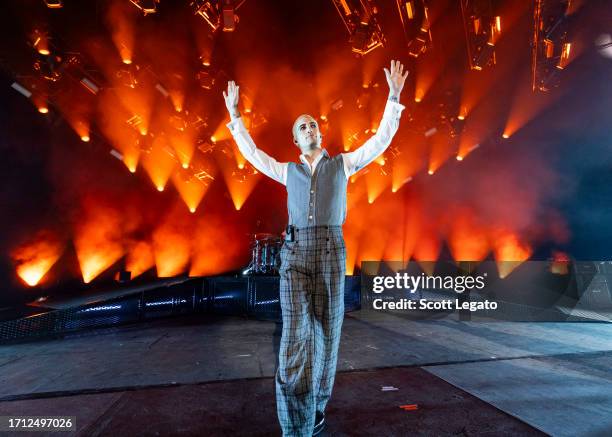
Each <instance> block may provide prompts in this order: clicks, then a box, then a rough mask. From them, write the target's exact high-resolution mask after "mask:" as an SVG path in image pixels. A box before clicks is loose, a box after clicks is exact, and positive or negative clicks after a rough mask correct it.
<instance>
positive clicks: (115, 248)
mask: <svg viewBox="0 0 612 437" xmlns="http://www.w3.org/2000/svg"><path fill="white" fill-rule="evenodd" d="M85 209H86V210H85V212H84V215H83V217H82V218H81V221H80V222H79V223H77V225H76V227H75V232H74V246H75V249H76V254H77V258H78V260H79V265H80V267H81V274H82V275H83V281H84V282H85V283H86V284H88V283H89V282H91V281H92V280H93V279H94V278H96V277H97V276H98V275H99V274H100V273H102V272H103V271H105V270H106V269H108V268H109V267H110V266H112V265H113V264H114V263H115V262H117V261H118V260H119V259H120V258H121V257H122V256H123V245H122V241H121V229H122V226H121V218H120V216H119V214H118V213H117V211H115V210H113V209H111V208H107V207H103V206H99V205H90V206H89V207H87V206H86V208H85Z"/></svg>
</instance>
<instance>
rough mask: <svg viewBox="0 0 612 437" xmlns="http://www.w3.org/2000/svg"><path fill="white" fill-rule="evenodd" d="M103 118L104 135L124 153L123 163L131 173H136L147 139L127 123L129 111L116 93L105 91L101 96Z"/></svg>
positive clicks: (101, 124)
mask: <svg viewBox="0 0 612 437" xmlns="http://www.w3.org/2000/svg"><path fill="white" fill-rule="evenodd" d="M100 98H101V100H100V104H99V108H100V112H101V114H102V120H101V122H100V123H99V126H100V128H101V130H102V133H103V134H104V136H105V137H106V138H107V139H108V140H109V142H110V143H111V144H112V145H113V147H114V148H115V149H116V150H119V151H120V152H121V154H122V155H123V163H124V164H125V166H126V167H127V168H128V170H129V171H130V173H135V172H136V169H137V168H138V161H139V160H140V153H141V152H140V148H141V145H143V144H144V142H145V141H146V140H147V139H145V138H142V137H141V136H140V135H139V134H138V133H137V132H135V131H134V130H133V129H130V128H129V126H128V125H127V124H126V120H127V119H128V118H129V113H128V112H127V111H125V110H123V108H122V106H121V103H120V101H119V99H118V98H117V96H116V95H115V94H111V93H103V94H102V95H101V96H100Z"/></svg>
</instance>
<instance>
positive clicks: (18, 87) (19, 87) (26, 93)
mask: <svg viewBox="0 0 612 437" xmlns="http://www.w3.org/2000/svg"><path fill="white" fill-rule="evenodd" d="M11 88H13V89H14V90H15V91H17V92H18V93H20V94H21V95H23V96H25V97H27V98H28V99H29V98H30V97H31V96H32V92H31V91H30V90H29V89H27V88H26V87H24V86H23V85H21V84H19V83H17V82H13V83H12V84H11Z"/></svg>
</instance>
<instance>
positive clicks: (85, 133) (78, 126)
mask: <svg viewBox="0 0 612 437" xmlns="http://www.w3.org/2000/svg"><path fill="white" fill-rule="evenodd" d="M65 115H66V118H67V120H68V123H69V124H70V125H71V126H72V128H73V129H74V131H75V132H76V133H77V135H78V136H79V138H81V141H84V142H88V141H89V123H88V122H86V121H85V120H77V119H74V117H71V116H70V114H65Z"/></svg>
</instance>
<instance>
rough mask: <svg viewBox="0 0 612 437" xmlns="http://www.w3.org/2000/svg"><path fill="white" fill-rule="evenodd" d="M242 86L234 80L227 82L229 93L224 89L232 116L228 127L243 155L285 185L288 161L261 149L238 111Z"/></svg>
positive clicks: (256, 166)
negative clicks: (275, 157)
mask: <svg viewBox="0 0 612 437" xmlns="http://www.w3.org/2000/svg"><path fill="white" fill-rule="evenodd" d="M239 91H240V87H239V86H236V83H235V82H234V81H230V82H228V83H227V93H226V92H225V91H223V98H224V99H225V106H226V107H227V111H228V112H229V115H230V118H231V119H232V120H231V121H230V122H229V123H228V124H227V127H228V128H229V130H230V132H231V133H232V136H233V137H234V141H236V144H237V145H238V150H240V153H242V156H244V158H245V159H246V160H247V161H249V162H250V163H251V164H252V165H253V167H255V168H256V169H257V170H258V171H260V172H261V173H263V174H265V175H266V176H268V177H270V178H272V179H274V180H275V181H277V182H280V183H281V184H283V185H286V184H287V166H288V164H287V163H286V162H278V161H277V160H276V159H274V158H272V157H270V156H269V155H268V154H267V153H266V152H264V151H263V150H259V149H258V148H257V146H255V142H254V141H253V138H251V135H250V134H249V131H248V130H247V128H246V126H245V125H244V122H243V121H242V117H241V116H240V112H239V111H238V101H239V99H240V96H239Z"/></svg>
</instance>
